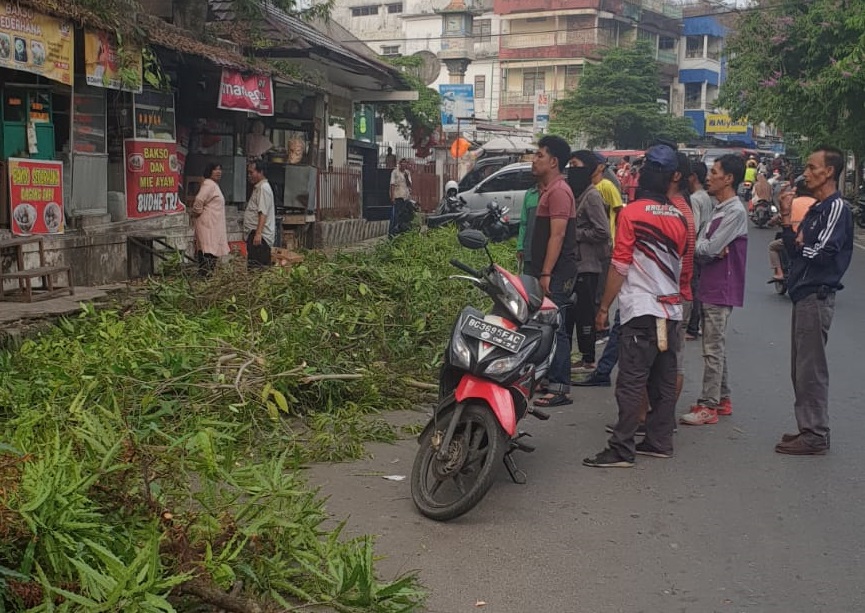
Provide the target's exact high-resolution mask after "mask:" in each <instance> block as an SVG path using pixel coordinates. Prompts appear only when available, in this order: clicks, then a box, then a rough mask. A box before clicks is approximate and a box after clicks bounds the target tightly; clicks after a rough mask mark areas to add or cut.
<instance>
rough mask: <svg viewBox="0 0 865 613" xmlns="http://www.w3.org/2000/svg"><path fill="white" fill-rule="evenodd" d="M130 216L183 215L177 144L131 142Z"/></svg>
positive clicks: (128, 157) (127, 146)
mask: <svg viewBox="0 0 865 613" xmlns="http://www.w3.org/2000/svg"><path fill="white" fill-rule="evenodd" d="M124 147H125V156H124V159H125V161H126V216H127V217H128V218H129V219H144V218H146V217H156V216H159V215H171V214H174V213H183V212H184V211H185V210H186V207H184V206H183V204H182V203H181V202H180V197H179V194H178V189H179V187H180V162H179V160H178V158H177V145H176V144H175V143H166V142H162V141H155V140H127V141H126V142H125V143H124Z"/></svg>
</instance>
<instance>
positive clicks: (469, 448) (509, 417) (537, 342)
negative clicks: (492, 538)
mask: <svg viewBox="0 0 865 613" xmlns="http://www.w3.org/2000/svg"><path fill="white" fill-rule="evenodd" d="M459 241H460V244H461V245H462V246H463V247H466V248H468V249H484V250H485V251H486V253H487V256H488V257H489V260H490V264H489V266H487V267H485V268H484V269H483V270H474V269H472V268H471V267H469V266H467V265H465V264H463V263H462V262H459V261H457V260H451V264H452V265H453V266H455V267H457V268H459V269H460V270H462V271H464V272H466V273H467V274H468V275H469V276H463V275H457V276H454V277H451V278H454V279H463V280H466V281H469V282H470V283H472V284H473V285H475V286H476V287H478V288H479V289H481V290H482V291H484V292H485V293H486V294H487V295H488V296H489V297H490V298H492V300H493V308H492V310H491V311H490V312H489V313H487V314H484V313H483V312H481V311H479V310H478V309H475V308H473V307H466V308H464V309H463V310H462V312H461V313H460V315H459V317H458V318H457V321H456V324H455V325H454V328H453V331H452V333H451V339H450V342H449V343H448V346H447V349H446V350H445V361H444V362H445V363H444V366H443V367H442V370H441V374H440V378H439V397H440V401H439V404H438V406H437V407H436V409H435V412H434V414H433V418H432V420H430V422H429V423H428V424H427V426H426V428H425V429H424V431H423V432H422V433H421V435H420V437H419V439H418V440H419V443H420V449H419V450H418V453H417V456H416V457H415V461H414V466H413V468H412V476H411V491H412V499H413V500H414V503H415V505H416V506H417V508H418V510H420V512H421V513H423V514H424V515H425V516H427V517H429V518H431V519H435V520H439V521H446V520H449V519H453V518H455V517H458V516H460V515H462V514H463V513H465V512H467V511H468V510H470V509H471V508H472V507H474V506H475V505H476V504H477V503H478V502H480V500H481V498H483V496H484V495H485V494H486V493H487V491H489V489H490V486H491V485H492V483H493V480H494V478H495V468H496V466H498V463H499V462H501V461H502V460H504V464H505V467H506V468H507V470H508V473H509V474H510V476H511V479H513V480H514V482H515V483H525V481H526V477H525V473H523V472H522V471H520V470H519V469H518V468H517V466H516V463H515V462H514V459H513V456H512V453H513V452H514V451H524V452H531V451H534V447H533V446H531V445H529V444H528V443H526V442H524V441H523V440H521V439H522V438H523V437H525V436H528V434H527V433H524V432H520V431H519V430H517V424H518V422H519V421H520V420H521V419H522V418H523V417H525V416H526V415H533V416H535V417H537V418H539V419H544V420H545V419H549V415H548V414H547V413H544V412H543V411H540V410H539V409H537V408H534V407H532V406H531V405H530V403H529V401H530V399H531V397H532V395H533V394H534V392H535V388H536V386H537V383H538V382H539V381H540V380H541V379H542V378H543V377H544V376H545V375H546V373H547V371H548V370H549V367H550V363H551V361H552V357H553V354H554V353H555V349H556V328H557V327H558V326H559V325H561V321H560V315H559V311H558V308H557V307H556V305H555V304H554V303H553V302H552V301H551V300H550V299H549V298H546V297H544V294H543V291H542V290H541V286H540V284H539V283H538V280H537V279H535V278H534V277H529V276H517V275H515V274H513V273H511V272H508V271H507V270H505V269H504V268H502V267H501V266H498V265H497V264H495V263H494V262H493V259H492V256H491V255H490V252H489V250H488V249H487V237H486V236H484V234H483V233H482V232H480V231H478V230H463V231H462V232H460V233H459Z"/></svg>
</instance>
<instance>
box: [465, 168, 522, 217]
mask: <svg viewBox="0 0 865 613" xmlns="http://www.w3.org/2000/svg"><path fill="white" fill-rule="evenodd" d="M536 183H537V180H536V179H535V177H534V175H532V164H531V162H520V163H519V164H511V165H510V166H505V167H504V168H502V169H501V170H499V171H497V172H495V173H493V174H492V175H490V176H489V177H487V178H486V179H484V180H483V181H481V182H480V183H478V184H477V185H475V186H474V187H473V188H471V189H470V190H467V191H464V192H461V193H460V198H462V199H463V200H465V203H466V204H467V205H468V207H469V208H471V209H474V210H478V209H485V208H487V205H488V204H490V203H491V202H498V203H499V204H500V205H501V206H505V207H507V208H508V209H509V211H510V213H509V215H510V217H511V219H519V218H520V214H521V213H522V211H523V199H524V198H525V196H526V191H527V190H528V189H529V188H531V187H532V186H534V185H535V184H536Z"/></svg>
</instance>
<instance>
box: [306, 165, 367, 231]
mask: <svg viewBox="0 0 865 613" xmlns="http://www.w3.org/2000/svg"><path fill="white" fill-rule="evenodd" d="M362 185H363V181H362V177H361V173H360V169H358V168H348V167H335V168H331V169H330V170H322V171H321V172H320V173H319V175H318V205H317V207H316V209H317V210H316V218H317V219H318V220H320V221H328V220H334V219H356V218H359V217H360V216H361V207H360V204H361V202H360V198H361V196H360V195H361V191H362V190H361V188H362Z"/></svg>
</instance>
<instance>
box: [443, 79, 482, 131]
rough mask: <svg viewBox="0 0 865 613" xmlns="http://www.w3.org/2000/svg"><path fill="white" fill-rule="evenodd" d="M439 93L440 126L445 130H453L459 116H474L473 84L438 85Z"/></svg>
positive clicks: (455, 127)
mask: <svg viewBox="0 0 865 613" xmlns="http://www.w3.org/2000/svg"><path fill="white" fill-rule="evenodd" d="M439 94H440V95H441V98H442V100H441V110H442V128H443V129H444V130H445V132H455V131H456V129H457V123H458V119H459V118H463V119H465V118H466V117H472V116H474V114H475V86H474V85H471V84H469V85H465V84H456V85H439Z"/></svg>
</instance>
